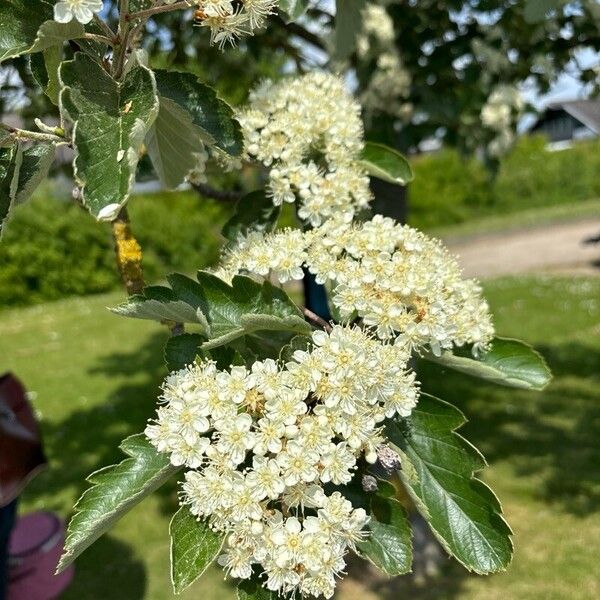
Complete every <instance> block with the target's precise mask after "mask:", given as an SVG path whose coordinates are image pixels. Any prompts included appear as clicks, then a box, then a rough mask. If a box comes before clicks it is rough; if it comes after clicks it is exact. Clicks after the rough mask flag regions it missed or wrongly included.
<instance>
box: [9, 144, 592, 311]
mask: <svg viewBox="0 0 600 600" xmlns="http://www.w3.org/2000/svg"><path fill="white" fill-rule="evenodd" d="M412 164H413V168H414V170H415V180H414V182H413V183H412V184H411V202H410V212H409V219H408V220H409V224H411V225H413V226H415V227H418V228H420V229H424V230H426V231H433V232H434V233H437V231H438V229H440V228H444V227H447V226H451V225H457V224H463V223H465V224H466V223H469V224H470V226H472V227H474V228H476V227H477V221H478V220H479V219H483V218H486V217H491V216H497V215H514V216H515V217H516V218H518V217H519V214H520V213H522V212H524V211H527V210H528V209H535V208H542V207H546V208H548V207H554V206H557V207H558V206H563V207H566V208H567V209H568V207H569V206H571V205H573V204H574V203H586V202H588V201H589V202H590V203H591V202H592V201H595V200H597V199H598V198H600V177H599V176H598V173H600V141H597V140H596V141H590V142H582V143H579V144H576V145H574V146H573V147H572V148H569V149H567V150H563V151H560V152H550V151H548V150H547V149H546V140H545V139H544V138H543V137H541V136H535V137H527V136H524V137H522V138H520V140H519V141H518V143H517V144H516V146H515V148H514V149H513V151H512V152H511V153H509V154H508V155H507V156H505V157H504V158H503V159H502V160H501V162H500V168H499V171H498V174H497V176H496V177H491V176H490V173H489V171H488V170H487V169H486V168H485V166H484V165H483V164H482V163H481V162H480V161H479V160H478V159H476V158H475V157H467V156H463V155H461V154H460V153H459V152H458V151H457V150H454V149H451V148H445V149H442V150H441V151H439V152H435V153H431V154H425V155H421V156H418V157H414V158H413V159H412ZM65 197H67V198H68V197H69V193H68V190H66V189H64V185H52V184H48V185H46V186H45V188H44V189H42V190H40V192H38V194H37V195H36V198H35V199H33V200H32V201H31V202H29V203H27V204H24V205H22V206H20V207H18V208H17V209H16V210H15V213H14V217H13V218H12V220H11V222H10V227H8V228H7V231H6V234H5V235H4V238H3V240H2V243H1V244H0V305H4V306H16V305H26V304H37V303H40V302H45V301H48V300H56V299H58V298H64V297H68V296H82V295H88V294H96V293H100V292H105V291H108V290H112V289H115V288H117V287H119V286H120V285H121V282H120V279H119V276H118V273H117V270H116V267H115V262H114V256H113V250H112V248H113V241H112V237H111V232H110V227H109V226H108V225H106V224H98V223H96V222H95V221H94V220H93V219H92V218H90V216H89V215H88V214H87V213H86V212H85V211H84V210H82V209H81V208H80V207H79V206H78V205H77V204H75V203H73V202H68V201H66V200H65ZM232 208H233V204H232V203H231V202H217V201H214V200H209V199H206V198H201V197H200V196H199V195H198V194H197V193H196V192H194V191H184V192H159V193H147V194H138V195H136V196H135V197H134V198H133V200H132V201H131V203H130V204H129V210H130V214H131V220H132V223H133V226H134V230H135V234H136V236H137V237H138V239H139V241H140V243H141V245H142V248H143V249H144V259H143V261H144V272H145V275H146V279H147V281H148V282H156V281H158V280H160V279H161V278H163V277H164V276H165V274H167V273H169V272H172V271H180V272H184V273H193V272H194V271H195V270H196V269H198V268H199V267H200V266H210V265H213V264H214V263H215V262H216V261H217V260H218V257H219V249H220V246H221V242H222V238H221V236H220V233H219V232H220V227H221V225H222V224H223V223H225V221H226V220H227V218H228V216H229V215H230V214H231V211H232ZM287 221H289V219H287ZM286 224H287V223H286ZM23 240H27V243H23Z"/></svg>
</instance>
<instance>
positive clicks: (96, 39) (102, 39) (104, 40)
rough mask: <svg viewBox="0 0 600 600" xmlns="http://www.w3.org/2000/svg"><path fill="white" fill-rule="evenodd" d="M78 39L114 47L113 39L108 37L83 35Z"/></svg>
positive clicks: (95, 34) (93, 34) (91, 34)
mask: <svg viewBox="0 0 600 600" xmlns="http://www.w3.org/2000/svg"><path fill="white" fill-rule="evenodd" d="M80 39H84V40H92V41H94V42H101V43H103V44H108V45H109V46H114V45H115V40H114V38H112V37H108V36H106V35H100V34H98V33H84V34H83V35H82V36H81V38H80Z"/></svg>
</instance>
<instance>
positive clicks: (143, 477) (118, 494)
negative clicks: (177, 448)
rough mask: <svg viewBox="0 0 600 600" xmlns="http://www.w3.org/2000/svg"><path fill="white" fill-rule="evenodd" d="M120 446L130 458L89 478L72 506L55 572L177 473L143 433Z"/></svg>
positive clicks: (66, 565)
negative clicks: (88, 486) (86, 487)
mask: <svg viewBox="0 0 600 600" xmlns="http://www.w3.org/2000/svg"><path fill="white" fill-rule="evenodd" d="M120 447H121V450H123V452H125V454H127V455H128V456H129V457H130V458H127V459H125V460H124V461H123V462H121V463H119V464H118V465H113V466H112V467H106V468H105V469H101V470H100V471H96V472H95V473H93V474H92V475H90V476H89V478H88V481H89V482H90V483H92V484H93V485H92V487H90V488H89V489H88V490H86V491H85V492H84V494H83V496H81V498H80V499H79V501H78V502H77V504H76V505H75V515H74V516H73V518H72V519H71V522H70V523H69V527H68V531H67V539H66V542H65V550H64V553H63V555H62V557H61V559H60V562H59V564H58V568H57V572H61V571H63V570H64V569H65V568H66V567H68V566H69V565H70V564H71V563H72V562H73V561H74V560H75V559H76V558H77V557H78V556H79V555H80V554H81V553H82V552H83V551H84V550H86V548H88V547H89V546H90V545H91V544H93V543H94V542H95V541H96V540H97V539H98V538H99V537H100V536H101V535H102V534H104V533H105V532H106V531H108V530H109V529H110V528H111V527H112V526H113V525H114V524H115V523H116V522H117V521H118V520H119V519H120V518H121V517H122V516H123V515H124V514H125V513H127V512H128V511H129V510H131V509H132V508H133V507H134V506H135V505H136V504H138V503H139V502H140V501H141V500H143V499H144V498H145V497H146V496H148V495H149V494H151V493H152V492H153V491H155V490H156V489H158V488H159V487H160V486H161V485H163V484H164V483H165V482H166V481H167V480H168V479H170V478H171V477H172V476H173V475H174V474H175V473H176V472H177V471H178V470H179V467H174V466H173V465H172V464H171V463H170V461H169V457H168V456H167V455H166V454H160V453H159V452H157V451H156V449H155V448H154V446H152V445H151V444H150V442H149V441H148V440H147V439H146V437H145V436H144V435H143V434H138V435H134V436H131V437H129V438H127V439H126V440H124V441H123V442H122V444H121V446H120Z"/></svg>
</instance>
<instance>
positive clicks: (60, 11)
mask: <svg viewBox="0 0 600 600" xmlns="http://www.w3.org/2000/svg"><path fill="white" fill-rule="evenodd" d="M101 10H102V0H61V1H60V2H57V3H56V4H55V5H54V20H55V21H57V22H58V23H70V22H71V21H72V20H73V19H76V20H77V21H79V22H80V23H82V24H84V25H85V24H87V23H89V22H90V21H91V20H92V19H93V18H94V14H95V13H99V12H100V11H101Z"/></svg>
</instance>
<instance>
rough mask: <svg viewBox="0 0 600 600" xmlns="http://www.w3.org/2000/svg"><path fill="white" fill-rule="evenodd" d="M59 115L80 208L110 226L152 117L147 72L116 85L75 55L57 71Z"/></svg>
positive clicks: (137, 70)
mask: <svg viewBox="0 0 600 600" xmlns="http://www.w3.org/2000/svg"><path fill="white" fill-rule="evenodd" d="M60 81H61V85H62V88H63V89H62V91H61V94H60V105H61V113H62V114H63V116H67V117H68V118H69V119H70V120H71V122H72V123H73V146H74V150H75V159H74V162H73V166H74V173H75V177H76V179H77V181H78V183H79V185H80V186H81V188H82V195H83V202H84V204H85V205H86V206H87V207H88V209H89V210H90V212H91V213H92V214H93V215H94V216H95V217H96V218H99V219H103V220H112V219H113V218H115V217H116V215H117V214H118V212H119V210H120V208H121V207H122V206H123V205H124V204H125V203H126V202H127V200H128V199H129V195H130V192H131V188H132V186H133V183H134V181H135V174H136V168H137V164H138V161H139V152H140V150H141V147H142V144H143V142H144V138H145V136H146V133H147V132H148V130H149V128H150V126H151V125H152V123H153V122H154V119H155V118H156V115H157V113H158V97H157V95H156V86H155V82H154V77H153V75H152V71H150V69H148V68H146V67H143V66H135V67H133V68H132V69H131V70H130V71H129V72H128V73H127V74H126V76H125V78H124V79H123V81H122V82H117V81H115V80H114V79H112V77H111V76H110V75H109V74H108V73H107V72H106V71H105V70H104V69H103V68H102V67H101V66H100V65H99V64H98V63H97V62H96V61H95V60H93V59H92V58H90V57H89V56H87V55H85V54H83V53H81V52H78V53H76V54H75V58H74V59H73V60H71V61H66V62H64V63H62V65H61V68H60Z"/></svg>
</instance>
